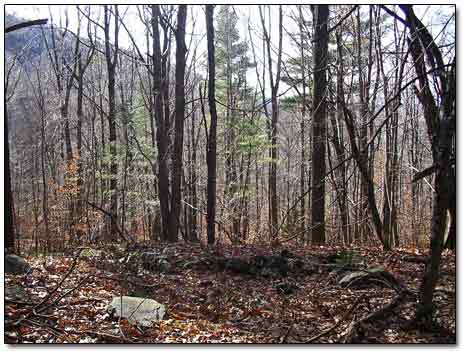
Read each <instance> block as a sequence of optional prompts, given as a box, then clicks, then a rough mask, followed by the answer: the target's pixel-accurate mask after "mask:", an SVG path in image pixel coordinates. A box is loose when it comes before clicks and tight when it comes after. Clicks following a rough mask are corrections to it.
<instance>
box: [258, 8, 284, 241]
mask: <svg viewBox="0 0 464 351" xmlns="http://www.w3.org/2000/svg"><path fill="white" fill-rule="evenodd" d="M259 14H260V17H261V24H262V27H263V35H264V41H265V44H266V51H267V60H268V71H269V82H270V86H271V105H272V112H271V124H270V129H271V130H270V136H271V150H270V156H271V157H270V158H271V160H270V166H269V198H270V201H269V218H270V223H269V224H270V227H271V228H270V232H271V240H273V241H274V240H276V239H277V234H278V229H279V201H278V194H277V159H278V152H277V151H278V150H277V121H278V118H279V104H278V100H277V93H278V91H279V83H280V72H281V68H282V30H283V25H282V5H279V24H278V28H279V46H278V51H277V68H276V76H275V77H274V75H273V69H272V66H273V65H272V57H273V55H271V37H270V34H269V32H268V30H267V29H266V23H265V20H264V16H263V12H262V10H261V6H260V7H259Z"/></svg>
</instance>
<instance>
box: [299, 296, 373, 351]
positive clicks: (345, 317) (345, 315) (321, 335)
mask: <svg viewBox="0 0 464 351" xmlns="http://www.w3.org/2000/svg"><path fill="white" fill-rule="evenodd" d="M364 296H365V294H362V295H361V296H360V297H358V299H357V300H356V301H355V302H354V303H353V305H352V306H351V308H350V309H349V310H348V311H347V312H346V313H345V314H344V315H343V316H342V318H340V319H339V320H338V322H337V323H335V324H334V325H332V326H331V327H330V328H328V329H326V330H324V331H323V332H322V333H319V334H317V335H315V336H313V337H312V338H311V339H309V340H307V341H306V343H311V342H313V341H316V340H317V339H319V338H321V337H323V336H324V335H327V334H329V333H330V332H331V331H332V330H334V329H335V328H337V327H338V326H339V325H340V323H341V322H343V321H344V320H345V319H347V318H348V316H349V315H350V314H351V312H353V310H354V309H355V308H356V306H357V305H358V304H359V302H360V301H361V299H363V298H364Z"/></svg>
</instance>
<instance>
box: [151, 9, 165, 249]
mask: <svg viewBox="0 0 464 351" xmlns="http://www.w3.org/2000/svg"><path fill="white" fill-rule="evenodd" d="M160 17H161V14H160V7H159V5H152V35H153V65H154V66H153V95H154V97H153V98H154V109H153V113H154V118H155V121H156V142H157V146H158V153H157V155H158V179H159V181H158V194H159V200H160V211H161V235H160V236H161V239H162V240H167V239H168V228H169V176H168V168H167V150H168V145H167V140H168V139H167V132H168V131H167V130H166V123H165V122H166V121H165V120H166V118H167V119H169V116H164V112H165V111H164V110H163V95H162V90H163V87H162V85H163V84H164V83H162V68H161V67H162V58H161V47H160V33H159V27H158V23H159V20H160Z"/></svg>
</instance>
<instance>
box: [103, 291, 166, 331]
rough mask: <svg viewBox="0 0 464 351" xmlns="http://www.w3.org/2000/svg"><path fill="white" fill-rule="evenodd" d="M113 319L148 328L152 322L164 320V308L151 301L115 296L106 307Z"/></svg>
mask: <svg viewBox="0 0 464 351" xmlns="http://www.w3.org/2000/svg"><path fill="white" fill-rule="evenodd" d="M108 310H109V312H110V313H113V314H114V316H115V317H121V318H127V320H128V321H129V322H130V323H132V324H139V325H141V326H144V327H150V326H151V325H152V324H153V322H157V321H160V320H162V319H163V318H164V314H165V312H166V308H165V307H164V305H162V304H160V303H158V302H156V301H155V300H152V299H144V298H141V297H132V296H122V297H121V296H117V297H114V298H113V301H111V304H110V305H109V306H108Z"/></svg>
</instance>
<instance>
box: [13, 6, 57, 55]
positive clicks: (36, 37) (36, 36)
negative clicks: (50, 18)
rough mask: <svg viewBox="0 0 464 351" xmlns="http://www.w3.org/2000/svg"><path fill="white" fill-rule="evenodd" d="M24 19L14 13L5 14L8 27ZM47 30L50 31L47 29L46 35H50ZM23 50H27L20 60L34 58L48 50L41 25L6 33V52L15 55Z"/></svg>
mask: <svg viewBox="0 0 464 351" xmlns="http://www.w3.org/2000/svg"><path fill="white" fill-rule="evenodd" d="M23 21H26V20H25V19H23V18H20V17H17V16H15V15H12V14H8V13H6V14H5V26H6V27H8V26H11V25H13V24H16V23H20V22H23ZM47 32H48V31H45V34H46V35H48V33H47ZM21 50H25V51H24V56H23V57H22V58H21V60H20V62H24V61H26V60H28V59H33V58H34V57H37V56H39V55H40V54H41V53H42V52H43V51H44V50H46V46H45V42H44V40H43V35H42V30H41V28H40V26H32V27H29V28H23V29H19V30H17V31H14V32H11V33H8V34H6V35H5V54H7V55H15V54H17V53H19V52H20V51H21Z"/></svg>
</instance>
